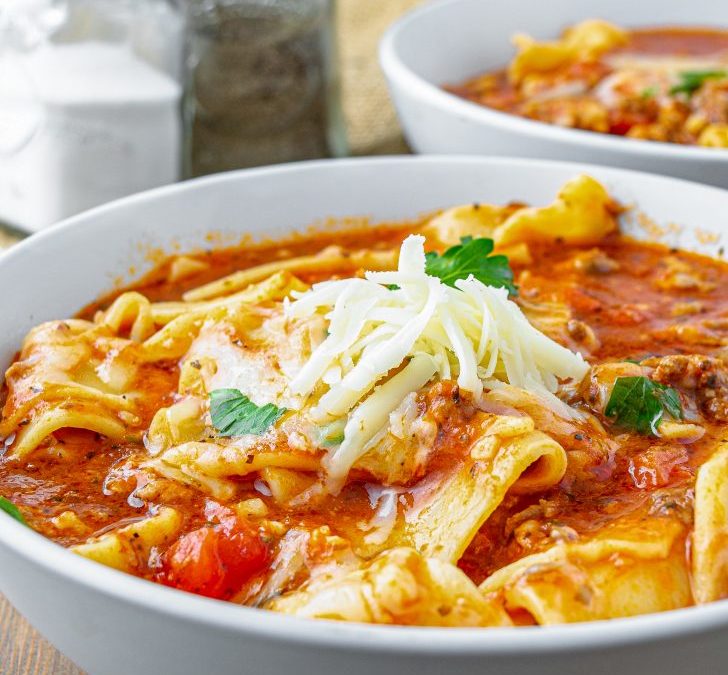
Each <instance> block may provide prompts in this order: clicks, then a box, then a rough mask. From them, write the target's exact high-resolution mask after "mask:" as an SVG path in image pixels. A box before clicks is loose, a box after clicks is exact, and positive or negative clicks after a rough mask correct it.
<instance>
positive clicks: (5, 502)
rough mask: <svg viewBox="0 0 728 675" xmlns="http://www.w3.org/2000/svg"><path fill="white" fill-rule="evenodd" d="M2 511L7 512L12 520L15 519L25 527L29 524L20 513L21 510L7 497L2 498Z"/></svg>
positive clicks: (0, 498) (0, 509)
mask: <svg viewBox="0 0 728 675" xmlns="http://www.w3.org/2000/svg"><path fill="white" fill-rule="evenodd" d="M0 511H5V513H7V514H8V515H9V516H10V517H11V518H15V520H17V521H18V522H19V523H22V524H23V525H27V524H28V523H26V522H25V518H23V514H22V513H20V509H18V507H17V506H15V504H13V503H12V502H11V501H10V500H9V499H5V497H0Z"/></svg>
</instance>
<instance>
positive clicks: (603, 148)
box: [380, 0, 728, 188]
mask: <svg viewBox="0 0 728 675" xmlns="http://www.w3.org/2000/svg"><path fill="white" fill-rule="evenodd" d="M593 17H596V18H603V19H607V20H609V21H613V22H614V23H617V24H619V25H622V26H625V27H627V28H632V27H639V26H654V25H663V26H669V25H680V26H689V25H694V26H722V27H728V3H726V2H716V0H691V2H680V3H678V2H671V3H665V2H664V1H663V0H639V2H635V1H634V0H611V2H609V3H605V2H602V1H600V0H552V1H551V2H549V3H548V8H546V6H545V5H544V3H543V0H491V1H490V2H487V1H484V0H445V1H444V2H437V3H434V4H426V5H425V6H424V7H422V8H421V9H419V10H416V11H414V12H412V13H410V14H408V15H406V16H405V17H404V18H403V19H401V20H400V21H399V22H397V23H396V24H394V26H392V28H390V30H389V31H388V32H387V33H386V35H385V36H384V38H383V39H382V43H381V46H380V60H381V64H382V68H383V70H384V74H385V76H386V78H387V81H388V84H389V88H390V91H391V94H392V98H393V100H394V103H395V106H396V108H397V111H398V113H399V117H400V120H401V122H402V126H403V128H404V132H405V136H406V137H407V140H408V142H409V143H410V145H411V147H412V149H413V150H414V151H415V152H418V153H434V154H437V153H446V154H480V155H510V156H516V157H537V158H547V159H569V160H574V161H581V162H592V163H598V164H606V165H609V166H618V167H623V168H630V169H640V170H643V171H652V172H656V173H663V174H667V175H671V176H678V177H681V178H688V179H690V180H697V181H701V182H704V183H709V184H712V185H718V186H720V187H725V188H728V150H723V149H716V148H699V147H693V146H685V145H677V144H670V143H658V142H654V141H640V140H634V139H625V138H621V137H618V136H611V135H608V134H599V133H594V132H590V131H580V130H576V129H564V128H561V127H557V126H554V125H550V124H544V123H542V122H536V121H532V120H527V119H523V118H520V117H516V116H515V115H510V114H507V113H502V112H499V111H496V110H492V109H489V108H486V107H483V106H480V105H477V104H475V103H472V102H470V101H466V100H464V99H461V98H459V97H457V96H455V95H454V94H450V93H448V92H446V91H444V90H443V89H442V86H443V85H445V84H457V83H459V82H462V81H464V80H465V79H467V78H469V77H473V76H475V75H477V74H479V73H482V72H485V71H487V70H492V69H496V68H500V67H503V66H504V65H506V64H507V63H508V61H509V60H510V59H511V57H512V54H513V48H512V46H511V42H510V37H511V35H513V34H514V33H516V32H525V33H528V34H530V35H533V36H534V37H536V38H540V39H552V38H555V37H556V36H557V35H558V34H559V33H560V32H561V31H562V30H563V28H564V27H566V26H568V25H569V24H573V23H575V22H577V21H580V20H582V19H586V18H593Z"/></svg>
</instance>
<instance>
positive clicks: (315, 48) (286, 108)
mask: <svg viewBox="0 0 728 675" xmlns="http://www.w3.org/2000/svg"><path fill="white" fill-rule="evenodd" d="M186 7H187V40H186V50H187V54H186V66H185V95H184V121H185V146H186V147H185V167H184V168H185V174H186V176H188V177H190V176H200V175H203V174H209V173H214V172H218V171H226V170H229V169H238V168H245V167H251V166H259V165H262V164H275V163H280V162H291V161H298V160H304V159H316V158H322V157H337V156H342V155H344V154H346V140H345V131H344V124H343V118H342V112H341V107H340V97H339V83H338V73H337V64H336V48H335V32H334V11H335V0H187V5H186Z"/></svg>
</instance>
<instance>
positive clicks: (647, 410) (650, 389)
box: [604, 376, 682, 436]
mask: <svg viewBox="0 0 728 675" xmlns="http://www.w3.org/2000/svg"><path fill="white" fill-rule="evenodd" d="M665 413H667V414H668V415H670V417H673V418H674V419H682V406H681V405H680V395H679V394H678V393H677V391H676V390H675V389H673V388H672V387H667V386H665V385H664V384H660V383H659V382H653V381H652V380H650V379H649V378H647V377H642V376H640V377H618V378H617V379H616V380H615V381H614V388H613V389H612V393H611V395H610V397H609V402H608V403H607V407H606V409H605V410H604V414H605V415H606V416H607V417H612V418H614V421H615V423H616V424H618V425H619V426H621V427H625V428H628V429H633V430H635V431H636V432H637V433H639V434H642V435H644V436H649V435H652V436H659V433H658V430H657V428H658V426H659V424H660V421H661V420H662V418H663V416H664V414H665Z"/></svg>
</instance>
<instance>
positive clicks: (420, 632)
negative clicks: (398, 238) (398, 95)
mask: <svg viewBox="0 0 728 675" xmlns="http://www.w3.org/2000/svg"><path fill="white" fill-rule="evenodd" d="M443 163H444V164H452V165H453V166H457V165H464V164H465V165H467V164H473V165H492V166H495V167H498V166H507V167H510V168H511V169H515V170H517V169H518V167H519V166H527V167H540V168H541V169H543V170H544V171H546V170H548V169H549V168H561V169H563V168H567V167H573V168H574V170H575V171H587V172H589V171H590V170H595V171H600V172H602V173H603V174H604V173H606V174H607V175H608V176H610V175H611V177H614V178H618V177H620V176H622V177H624V178H625V179H628V178H629V176H630V175H633V176H638V175H639V176H642V177H650V178H652V179H654V180H657V181H659V182H661V183H666V187H667V186H669V185H675V186H679V185H680V184H683V183H684V184H687V185H689V186H692V187H696V186H697V187H699V188H700V189H701V190H707V191H711V192H713V191H717V192H719V193H721V194H722V195H723V196H724V198H725V199H726V201H728V191H726V190H723V189H721V188H717V187H713V186H709V185H703V184H700V183H695V182H692V181H686V180H683V179H679V178H672V177H664V176H659V175H655V174H649V173H647V172H642V171H632V170H626V169H615V168H611V167H602V166H597V165H589V164H583V163H573V162H559V161H552V160H529V159H523V158H491V157H477V156H457V155H428V156H392V157H374V158H366V157H364V158H350V159H338V160H315V161H308V162H298V163H294V164H288V165H281V166H273V167H263V168H258V169H247V170H241V171H231V172H226V173H223V174H218V175H214V176H208V177H203V178H198V179H194V180H190V181H186V182H183V183H177V184H173V185H169V186H164V187H161V188H156V189H153V190H149V191H147V192H142V193H139V194H136V195H132V196H130V197H125V198H123V199H119V200H116V201H114V202H111V203H109V204H106V205H103V206H100V207H97V208H94V209H91V210H89V211H86V212H84V213H82V214H79V215H77V216H74V217H72V218H69V219H67V220H65V221H63V222H62V223H60V224H59V225H57V226H55V227H53V228H50V229H48V230H44V231H43V232H41V233H39V234H36V235H33V236H31V237H29V238H28V239H26V240H24V241H23V242H21V243H19V244H18V245H16V246H14V247H13V248H12V249H10V251H8V252H6V253H4V254H2V255H0V266H2V265H3V264H4V263H5V261H6V260H7V259H9V258H10V257H17V256H23V255H25V252H26V251H28V250H29V249H33V248H34V247H36V246H38V244H39V243H41V242H43V241H44V240H46V239H50V238H55V237H61V238H62V237H64V236H65V233H66V232H69V231H73V230H79V231H82V230H84V229H88V228H90V227H93V223H94V219H95V218H96V217H97V216H99V215H103V213H105V212H108V211H114V210H117V209H119V208H122V207H125V206H128V205H140V206H142V205H144V204H145V203H148V202H154V201H156V200H157V199H159V198H163V197H166V196H170V195H174V194H175V193H178V192H182V191H195V190H197V189H199V188H201V187H205V186H207V185H211V184H215V183H221V182H228V181H230V182H239V181H244V180H246V179H248V178H249V177H257V176H261V175H271V176H275V175H276V174H282V173H291V172H293V173H295V172H305V171H309V170H311V169H317V168H322V167H324V166H331V167H332V168H333V167H337V169H338V168H339V167H341V168H344V169H346V167H347V166H352V165H354V166H363V165H367V164H368V165H370V166H372V167H376V166H377V165H380V166H381V165H383V164H404V165H408V164H411V165H416V164H443ZM0 546H2V547H5V548H6V549H8V550H9V551H11V552H12V553H14V554H15V555H16V556H17V558H19V559H20V560H23V561H24V562H25V563H28V562H30V563H32V564H33V565H35V566H36V567H37V568H41V569H42V570H43V573H45V574H48V575H50V576H54V577H56V578H57V579H59V580H61V581H63V582H66V583H69V584H71V585H76V586H79V587H85V588H86V589H91V590H92V591H94V592H96V593H98V594H99V595H101V596H103V597H104V598H105V599H106V600H108V601H110V602H115V603H121V604H125V605H127V606H130V607H133V608H135V609H137V610H140V611H144V612H147V613H149V614H152V615H155V616H157V617H159V618H160V619H165V618H167V619H172V620H176V621H179V622H186V623H190V624H196V625H199V626H201V627H204V628H207V629H213V630H220V631H223V632H227V633H234V634H247V635H251V636H254V637H257V638H260V639H266V640H269V641H275V642H280V643H288V644H294V645H301V646H304V645H305V646H309V647H320V648H325V649H331V650H339V651H356V652H360V653H385V654H386V653H388V654H398V655H407V654H415V653H416V654H419V655H422V654H431V655H446V656H451V657H455V656H461V657H468V656H481V655H491V656H503V657H515V656H528V655H536V654H547V653H564V652H584V651H589V650H592V649H603V648H606V647H611V646H628V645H634V644H638V643H647V642H661V641H665V640H669V639H672V638H674V637H675V636H678V635H679V636H691V635H697V634H700V633H704V632H707V631H715V630H728V599H726V600H719V601H716V602H713V603H709V604H706V605H701V606H693V607H687V608H683V609H676V610H670V611H666V612H660V613H656V614H645V615H641V616H635V617H628V618H620V619H612V620H602V621H594V622H585V623H578V624H566V625H556V626H533V627H531V626H529V627H510V628H437V627H421V626H413V627H409V626H386V625H370V624H362V623H349V622H338V621H330V620H321V619H305V618H299V617H294V616H288V615H284V614H279V613H275V612H269V611H266V610H260V609H257V608H253V607H245V606H240V605H235V604H232V603H229V602H224V601H219V600H212V599H208V598H204V597H201V596H197V595H194V594H191V593H186V592H183V591H179V590H177V589H172V588H167V587H164V586H161V585H159V584H156V583H153V582H151V581H146V580H144V579H140V578H138V577H135V576H133V575H131V574H127V573H124V572H120V571H117V570H115V569H112V568H109V567H106V566H104V565H102V564H99V563H96V562H93V561H91V560H87V559H85V558H82V557H80V556H78V555H76V554H74V553H72V552H71V551H69V550H68V549H65V548H64V547H62V546H59V545H58V544H56V543H54V542H53V541H51V540H50V539H47V538H46V537H44V536H43V535H41V534H40V533H38V532H36V531H34V530H32V529H30V528H28V527H26V526H24V525H22V524H20V523H18V522H17V521H15V520H13V519H12V518H11V517H10V516H8V515H6V514H2V513H0Z"/></svg>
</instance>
